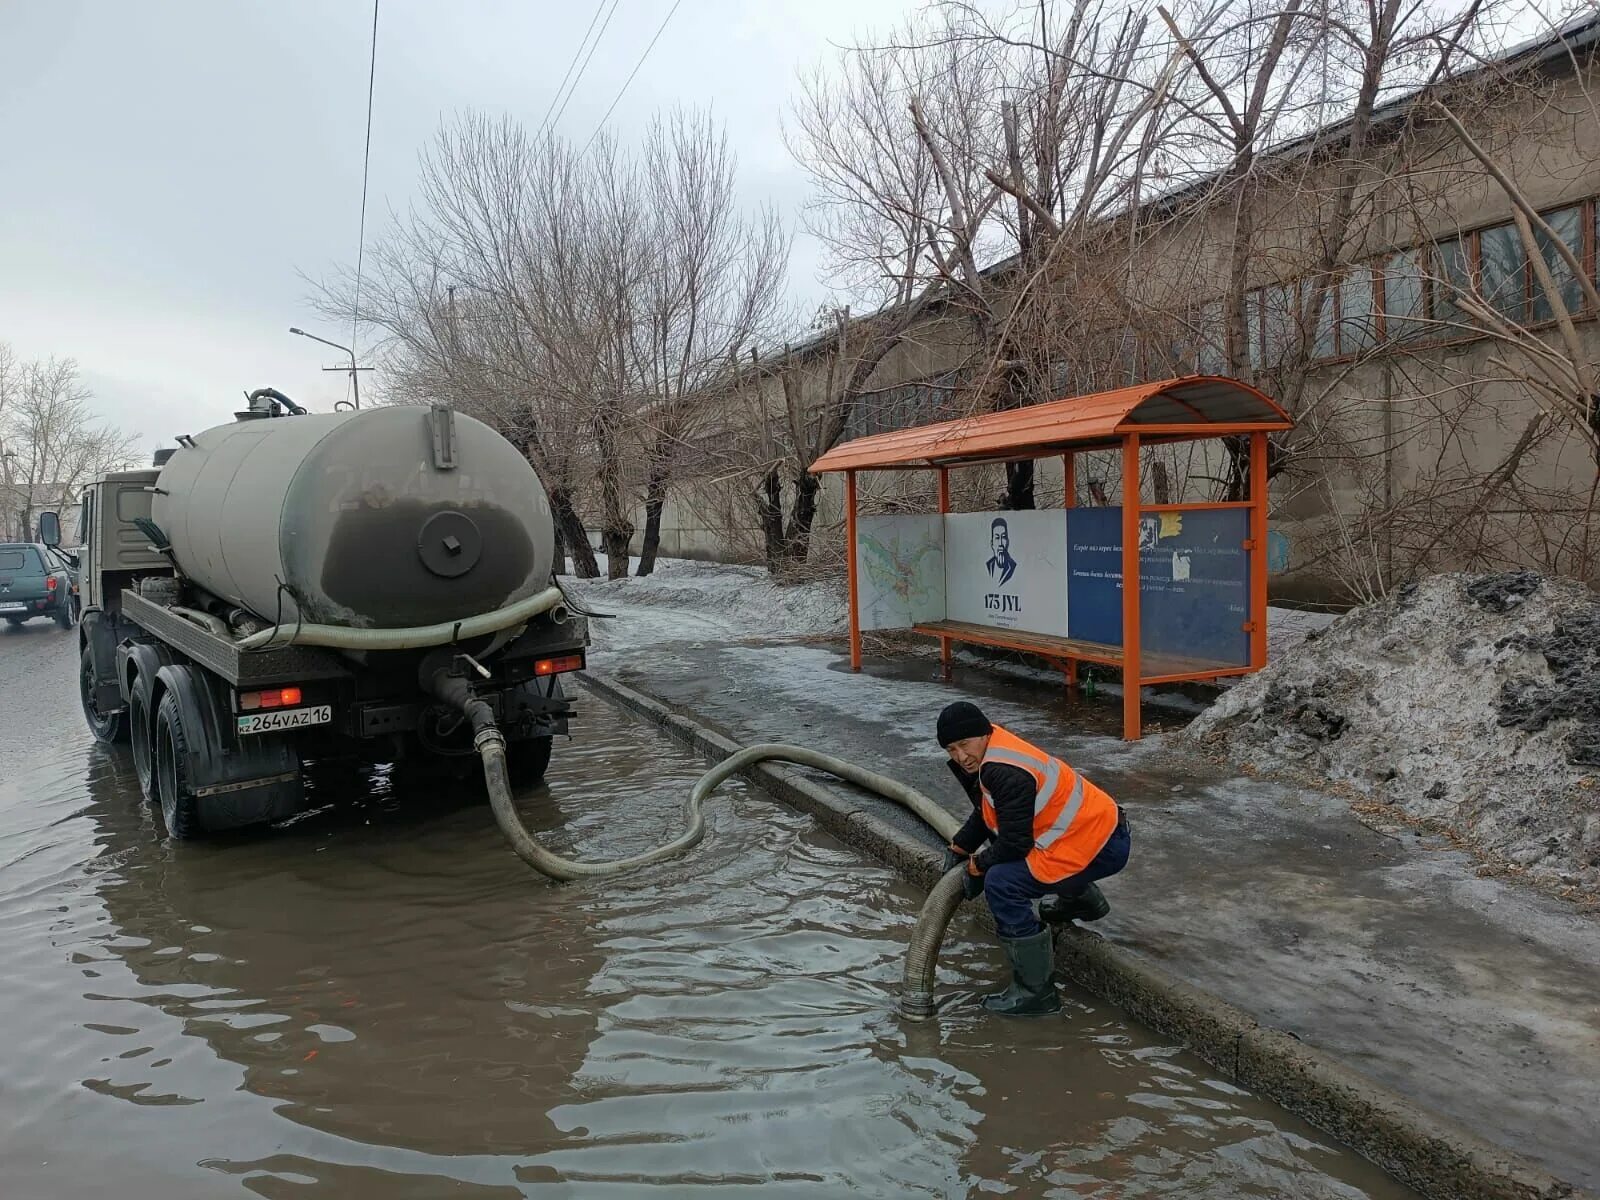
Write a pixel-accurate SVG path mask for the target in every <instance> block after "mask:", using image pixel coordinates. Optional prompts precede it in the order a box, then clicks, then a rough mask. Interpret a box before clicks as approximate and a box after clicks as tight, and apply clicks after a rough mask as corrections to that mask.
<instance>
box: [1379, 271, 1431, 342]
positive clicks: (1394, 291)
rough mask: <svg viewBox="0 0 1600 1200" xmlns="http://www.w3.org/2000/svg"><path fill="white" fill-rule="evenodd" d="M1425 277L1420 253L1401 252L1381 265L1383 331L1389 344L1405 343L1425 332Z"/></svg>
mask: <svg viewBox="0 0 1600 1200" xmlns="http://www.w3.org/2000/svg"><path fill="white" fill-rule="evenodd" d="M1427 318H1428V275H1427V272H1426V271H1425V270H1424V269H1423V266H1422V251H1419V250H1402V251H1400V253H1398V254H1391V255H1390V256H1389V257H1388V259H1386V260H1385V262H1384V264H1383V322H1384V325H1383V330H1384V334H1385V336H1386V337H1388V338H1389V339H1391V340H1392V341H1397V342H1409V341H1413V340H1415V339H1416V338H1419V337H1423V336H1425V335H1426V334H1427V332H1428V319H1427Z"/></svg>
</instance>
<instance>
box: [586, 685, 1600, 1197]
mask: <svg viewBox="0 0 1600 1200" xmlns="http://www.w3.org/2000/svg"><path fill="white" fill-rule="evenodd" d="M579 678H580V680H581V681H582V682H583V683H584V685H585V686H587V687H588V688H590V689H591V690H592V691H594V692H596V693H598V694H600V695H602V696H605V697H606V698H607V699H609V700H611V701H613V702H615V703H617V704H620V705H621V706H623V707H624V708H627V709H629V710H631V711H633V712H635V713H637V714H639V715H640V716H642V717H644V718H646V719H647V720H649V721H651V722H652V723H654V724H656V725H658V726H660V727H661V728H662V729H663V730H665V731H666V732H667V733H669V734H671V735H672V736H673V737H675V738H677V739H678V740H679V741H681V742H683V743H684V744H686V745H687V746H689V747H690V748H692V749H694V750H696V751H698V752H699V753H701V754H703V755H705V756H706V757H707V758H709V759H712V760H721V759H723V758H726V757H728V756H729V755H731V754H733V753H735V752H736V751H738V750H740V749H742V747H741V746H740V745H739V743H737V742H735V741H734V740H733V739H731V738H729V737H727V736H725V735H724V734H722V733H720V732H717V731H716V730H714V729H712V728H710V727H708V726H707V725H706V724H704V723H702V722H700V721H697V720H694V719H691V718H690V717H688V716H685V715H683V714H682V713H680V712H678V711H676V710H674V709H673V708H672V707H670V706H669V705H667V704H665V703H663V702H662V701H660V700H657V699H656V698H655V697H653V696H650V695H647V694H645V693H643V692H640V691H637V690H635V689H634V688H631V687H629V686H627V685H626V684H622V683H619V682H617V681H616V680H614V679H610V678H608V677H606V676H605V675H602V674H596V673H594V672H593V671H589V672H585V673H584V674H583V675H581V676H580V677H579ZM743 775H744V777H745V778H746V779H748V780H749V781H750V782H752V783H754V784H756V785H758V786H759V787H761V788H762V789H763V790H764V791H767V792H769V793H771V794H772V795H773V796H775V797H776V798H777V799H779V800H782V801H783V802H784V803H786V804H788V805H790V806H791V807H793V808H796V809H799V810H800V811H801V812H804V813H806V814H807V815H809V816H811V817H813V818H815V819H816V821H817V822H818V823H819V824H821V825H822V826H823V827H824V828H826V829H827V830H828V831H829V832H831V833H833V834H834V835H835V836H837V837H839V838H840V839H841V840H843V841H845V842H847V843H849V844H850V845H852V846H855V847H856V848H857V849H860V850H863V851H865V852H866V853H868V854H870V855H871V856H872V857H874V858H876V859H878V860H880V861H881V862H884V863H886V864H887V865H889V866H890V867H892V868H893V869H894V870H895V871H896V872H897V873H898V874H899V875H901V876H902V877H903V878H905V879H906V880H908V881H909V882H911V883H914V884H917V885H919V886H921V887H931V886H932V885H933V883H934V881H935V879H936V878H937V877H938V873H939V855H938V853H937V852H936V851H934V850H932V849H930V848H929V847H928V846H926V845H923V844H921V843H919V842H917V841H916V840H915V839H913V838H911V837H909V836H907V834H906V833H905V832H904V831H903V830H901V829H898V828H896V827H895V826H893V825H891V824H889V823H888V822H887V821H885V820H883V819H882V818H881V817H879V816H878V815H877V814H876V813H873V812H871V811H868V810H866V809H864V808H862V807H861V805H860V804H859V802H857V801H856V800H854V799H853V798H852V797H851V796H849V795H848V794H847V793H844V792H838V791H835V790H834V789H832V788H829V787H825V786H822V785H820V784H818V783H815V782H813V781H812V780H810V779H808V778H806V777H805V776H803V775H801V774H799V773H798V772H797V771H795V770H794V769H792V768H789V767H783V766H778V765H775V764H768V763H757V764H756V765H754V766H752V767H750V768H749V769H748V770H746V771H744V772H743ZM1056 958H1057V964H1058V969H1059V971H1060V973H1061V974H1062V975H1063V976H1064V977H1066V978H1069V979H1071V980H1072V982H1073V983H1074V984H1076V985H1077V986H1079V987H1082V988H1084V989H1085V990H1087V991H1089V992H1092V993H1093V994H1095V995H1097V996H1099V997H1101V998H1102V999H1104V1000H1106V1001H1108V1002H1109V1003H1112V1004H1115V1005H1116V1006H1117V1007H1119V1008H1121V1009H1123V1010H1125V1011H1126V1012H1127V1013H1128V1014H1129V1015H1130V1016H1132V1017H1133V1018H1134V1019H1136V1020H1138V1021H1140V1022H1142V1023H1144V1024H1146V1025H1148V1026H1150V1027H1151V1028H1152V1029H1155V1030H1158V1031H1159V1032H1161V1033H1162V1034H1164V1035H1166V1036H1168V1037H1171V1038H1173V1039H1174V1040H1175V1041H1178V1042H1179V1043H1181V1044H1182V1045H1183V1046H1184V1048H1185V1049H1187V1050H1190V1051H1192V1052H1193V1053H1195V1054H1197V1055H1199V1056H1200V1057H1201V1058H1203V1059H1204V1060H1205V1061H1206V1062H1208V1063H1210V1064H1211V1066H1213V1067H1215V1068H1216V1069H1217V1070H1218V1071H1219V1072H1221V1073H1222V1074H1223V1075H1224V1076H1226V1077H1227V1078H1229V1079H1230V1080H1232V1081H1233V1082H1234V1083H1236V1084H1238V1085H1239V1086H1240V1087H1243V1088H1246V1089H1248V1090H1249V1091H1251V1092H1254V1093H1255V1094H1257V1095H1260V1096H1265V1097H1267V1098H1269V1099H1271V1100H1273V1101H1275V1102H1276V1103H1278V1104H1280V1105H1282V1106H1283V1107H1284V1108H1286V1109H1287V1110H1288V1111H1290V1112H1292V1113H1294V1114H1295V1115H1296V1116H1298V1117H1300V1118H1302V1119H1303V1120H1305V1121H1307V1122H1309V1123H1310V1124H1312V1125H1314V1126H1316V1127H1317V1128H1318V1129H1321V1130H1323V1131H1324V1132H1325V1133H1328V1134H1329V1135H1331V1136H1332V1137H1335V1138H1337V1139H1338V1140H1339V1141H1340V1142H1342V1143H1343V1144H1344V1145H1346V1146H1348V1147H1349V1148H1350V1149H1352V1150H1354V1151H1355V1152H1356V1153H1358V1154H1360V1155H1361V1156H1362V1157H1364V1158H1366V1159H1367V1160H1368V1161H1370V1162H1372V1163H1374V1164H1376V1165H1377V1166H1378V1167H1380V1168H1382V1169H1383V1170H1384V1171H1386V1172H1388V1173H1389V1174H1390V1175H1392V1176H1393V1177H1394V1178H1396V1179H1398V1180H1399V1181H1400V1182H1402V1183H1404V1184H1405V1185H1406V1186H1408V1187H1411V1188H1413V1189H1415V1190H1416V1191H1417V1192H1419V1193H1421V1194H1422V1195H1423V1196H1426V1197H1429V1198H1430V1200H1600V1198H1597V1197H1595V1196H1593V1195H1592V1194H1591V1193H1589V1192H1585V1191H1582V1190H1581V1189H1578V1188H1576V1187H1574V1186H1573V1185H1572V1184H1569V1183H1566V1182H1564V1181H1562V1180H1560V1179H1557V1178H1556V1177H1555V1176H1554V1175H1551V1174H1550V1173H1549V1172H1548V1171H1546V1170H1544V1169H1543V1168H1542V1167H1539V1166H1537V1165H1536V1164H1534V1163H1532V1162H1530V1161H1528V1160H1527V1159H1525V1158H1523V1157H1522V1156H1520V1155H1518V1154H1516V1153H1514V1152H1513V1151H1510V1150H1507V1149H1505V1148H1504V1147H1501V1146H1496V1145H1494V1144H1493V1143H1491V1142H1489V1141H1487V1140H1485V1139H1483V1138H1481V1137H1479V1136H1478V1135H1477V1134H1475V1133H1472V1132H1471V1131H1469V1130H1467V1129H1464V1128H1462V1127H1460V1126H1458V1125H1456V1124H1455V1123H1454V1122H1451V1121H1448V1120H1446V1119H1445V1118H1443V1117H1440V1116H1437V1115H1435V1114H1433V1113H1431V1112H1429V1111H1428V1110H1426V1109H1424V1108H1422V1107H1421V1106H1420V1105H1417V1104H1415V1103H1413V1102H1412V1101H1410V1100H1408V1099H1406V1098H1405V1097H1404V1096H1401V1095H1399V1094H1397V1093H1395V1092H1392V1091H1390V1090H1388V1089H1387V1088H1385V1087H1382V1086H1380V1085H1379V1084H1377V1083H1374V1082H1373V1081H1372V1080H1370V1079H1367V1078H1366V1077H1365V1076H1363V1075H1361V1074H1359V1073H1358V1072H1356V1071H1353V1070H1351V1069H1350V1068H1349V1067H1346V1066H1344V1065H1343V1064H1341V1063H1339V1062H1337V1061H1336V1060H1334V1059H1333V1058H1332V1057H1331V1056H1330V1055H1328V1054H1327V1053H1326V1052H1324V1051H1321V1050H1318V1049H1316V1048H1315V1047H1313V1046H1309V1045H1307V1044H1306V1043H1304V1042H1302V1041H1300V1040H1299V1039H1298V1038H1296V1037H1294V1036H1293V1035H1292V1034H1289V1033H1285V1032H1284V1031H1283V1030H1280V1029H1275V1028H1273V1027H1271V1026H1267V1025H1262V1024H1261V1023H1260V1022H1258V1021H1257V1020H1256V1019H1255V1018H1254V1017H1252V1016H1251V1015H1250V1014H1249V1013H1247V1012H1245V1011H1244V1010H1243V1009H1241V1008H1238V1007H1236V1006H1234V1005H1232V1004H1230V1003H1228V1002H1227V1001H1226V1000H1223V999H1221V998H1220V997H1218V996H1214V995H1212V994H1210V993H1209V992H1205V991H1202V990H1201V989H1199V988H1195V987H1192V986H1190V985H1189V984H1187V983H1184V982H1183V981H1182V980H1180V979H1177V978H1176V977H1174V976H1172V975H1171V974H1169V973H1168V972H1167V971H1165V970H1163V969H1162V968H1161V967H1159V966H1157V965H1156V964H1154V963H1151V962H1150V961H1148V960H1147V959H1144V958H1142V957H1140V956H1139V955H1137V954H1135V953H1133V952H1132V951H1129V950H1125V949H1123V948H1121V947H1118V946H1115V945H1113V944H1112V943H1110V942H1107V941H1106V940H1105V939H1104V938H1101V937H1099V936H1098V935H1096V934H1094V933H1091V932H1089V931H1087V930H1084V929H1081V928H1078V927H1076V926H1070V927H1068V928H1066V929H1063V930H1061V931H1060V932H1059V933H1058V935H1057V937H1056Z"/></svg>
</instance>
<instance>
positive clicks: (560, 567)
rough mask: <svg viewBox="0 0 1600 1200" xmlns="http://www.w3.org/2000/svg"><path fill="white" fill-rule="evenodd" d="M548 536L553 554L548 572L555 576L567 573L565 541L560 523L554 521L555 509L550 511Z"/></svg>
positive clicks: (552, 508) (552, 507)
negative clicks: (549, 536) (549, 535)
mask: <svg viewBox="0 0 1600 1200" xmlns="http://www.w3.org/2000/svg"><path fill="white" fill-rule="evenodd" d="M550 534H551V538H550V540H551V542H552V544H553V547H554V550H555V554H554V556H553V557H552V558H551V559H550V570H551V571H552V572H553V573H554V574H556V575H565V574H566V573H567V539H566V538H565V537H564V536H563V535H562V533H561V522H560V521H558V520H556V515H555V507H554V505H552V506H551V509H550Z"/></svg>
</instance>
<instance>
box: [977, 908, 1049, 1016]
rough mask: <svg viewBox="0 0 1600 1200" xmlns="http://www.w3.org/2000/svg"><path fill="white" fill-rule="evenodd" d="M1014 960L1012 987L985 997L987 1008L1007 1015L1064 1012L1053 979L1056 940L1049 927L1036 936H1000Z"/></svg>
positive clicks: (1036, 1014)
mask: <svg viewBox="0 0 1600 1200" xmlns="http://www.w3.org/2000/svg"><path fill="white" fill-rule="evenodd" d="M1000 943H1001V945H1003V946H1004V947H1005V949H1006V958H1008V959H1009V960H1010V961H1011V986H1010V987H1008V988H1006V990H1005V991H1003V992H996V993H995V994H994V995H992V996H985V997H984V998H983V1007H984V1008H986V1009H988V1010H989V1011H990V1012H992V1013H999V1014H1000V1015H1001V1016H1005V1017H1039V1016H1044V1015H1045V1014H1046V1013H1053V1012H1060V1011H1061V997H1059V996H1057V995H1056V985H1055V983H1054V981H1053V980H1052V979H1051V978H1050V976H1051V972H1052V971H1054V969H1055V943H1054V941H1053V940H1052V936H1051V933H1050V931H1049V930H1048V929H1041V930H1040V931H1039V932H1038V933H1036V934H1034V935H1033V936H1032V937H1022V938H1007V937H1003V938H1001V939H1000Z"/></svg>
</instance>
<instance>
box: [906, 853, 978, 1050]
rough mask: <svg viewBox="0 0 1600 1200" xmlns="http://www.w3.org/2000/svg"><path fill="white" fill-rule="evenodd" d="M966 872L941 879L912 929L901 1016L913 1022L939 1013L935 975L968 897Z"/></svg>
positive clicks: (962, 869) (955, 871) (953, 872)
mask: <svg viewBox="0 0 1600 1200" xmlns="http://www.w3.org/2000/svg"><path fill="white" fill-rule="evenodd" d="M966 870H967V869H966V868H965V867H951V868H950V869H949V870H948V871H946V872H945V873H944V874H943V875H942V876H941V877H940V879H939V882H938V883H936V884H934V885H933V891H931V892H929V893H928V898H927V899H926V900H924V901H923V902H922V911H921V912H919V913H918V914H917V923H916V925H914V926H913V927H912V929H911V945H910V947H909V948H908V949H907V950H906V969H905V973H904V974H903V975H902V976H901V980H900V1013H901V1015H902V1016H904V1017H906V1018H908V1019H909V1020H912V1021H926V1020H927V1019H928V1018H929V1017H931V1016H933V1015H934V1014H935V1013H937V1012H938V1011H939V1006H938V1005H937V1004H936V1003H935V1002H934V999H933V973H934V970H935V968H937V967H938V965H939V947H941V946H942V945H944V931H945V929H946V928H947V927H948V926H949V924H950V918H951V917H953V916H955V915H956V909H958V908H960V907H961V901H962V899H963V898H964V895H965V889H964V886H963V881H962V878H961V877H962V876H963V875H964V874H966Z"/></svg>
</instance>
